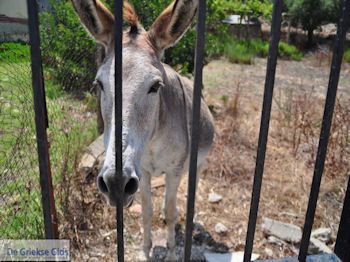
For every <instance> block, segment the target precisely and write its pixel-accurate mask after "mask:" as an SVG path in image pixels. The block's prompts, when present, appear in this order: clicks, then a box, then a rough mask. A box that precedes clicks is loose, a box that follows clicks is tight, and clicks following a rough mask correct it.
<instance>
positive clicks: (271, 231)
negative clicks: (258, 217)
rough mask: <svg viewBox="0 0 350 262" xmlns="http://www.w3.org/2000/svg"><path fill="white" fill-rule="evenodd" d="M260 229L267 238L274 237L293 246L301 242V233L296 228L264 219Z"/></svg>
mask: <svg viewBox="0 0 350 262" xmlns="http://www.w3.org/2000/svg"><path fill="white" fill-rule="evenodd" d="M261 227H262V230H263V232H264V233H265V234H266V235H268V236H275V237H277V238H279V239H281V240H284V241H287V242H290V243H293V244H298V243H300V241H301V236H302V231H301V228H300V227H298V226H295V225H292V224H287V223H283V222H280V221H277V220H273V219H270V218H265V217H264V218H263V223H262V225H261Z"/></svg>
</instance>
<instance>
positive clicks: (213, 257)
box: [204, 251, 260, 262]
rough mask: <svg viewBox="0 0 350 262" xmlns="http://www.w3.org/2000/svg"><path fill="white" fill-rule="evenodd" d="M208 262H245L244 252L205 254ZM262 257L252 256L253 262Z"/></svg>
mask: <svg viewBox="0 0 350 262" xmlns="http://www.w3.org/2000/svg"><path fill="white" fill-rule="evenodd" d="M204 256H205V259H206V260H207V262H237V261H243V257H244V252H243V251H240V252H233V253H223V254H221V253H210V252H206V253H204ZM259 257H260V256H259V255H258V254H252V261H254V260H257V259H258V258H259Z"/></svg>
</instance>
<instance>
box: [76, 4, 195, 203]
mask: <svg viewBox="0 0 350 262" xmlns="http://www.w3.org/2000/svg"><path fill="white" fill-rule="evenodd" d="M72 1H73V4H74V7H75V10H76V12H77V13H78V15H79V17H80V20H81V22H82V24H83V25H84V26H85V27H86V29H87V30H88V32H89V33H90V34H91V35H92V37H93V38H94V39H95V40H96V41H97V42H99V43H101V44H102V45H104V47H105V51H106V58H105V60H104V62H103V64H102V65H101V67H100V68H99V70H98V73H97V75H96V82H95V83H96V84H97V86H99V88H101V90H102V92H101V93H102V96H101V109H102V116H103V121H104V126H105V131H104V144H105V149H106V158H105V162H104V165H103V168H102V171H101V172H100V174H99V175H98V178H97V185H98V188H99V190H100V191H101V192H102V193H103V194H104V195H105V196H106V198H107V200H108V202H109V203H110V204H111V205H115V203H116V196H117V195H118V194H122V195H123V201H124V206H127V205H129V204H130V203H131V202H132V200H133V196H134V194H135V193H136V191H137V189H138V186H139V180H140V179H141V157H142V154H143V152H144V148H145V146H146V145H147V143H148V141H149V140H150V139H151V138H152V135H153V134H154V133H155V131H156V128H157V127H158V126H159V121H160V117H159V115H160V106H161V97H162V89H163V88H164V87H165V86H168V85H169V82H168V80H167V77H166V74H165V70H164V67H163V65H162V63H161V60H160V59H161V56H162V53H163V51H164V50H165V49H166V48H168V47H170V46H172V45H173V44H175V43H176V41H178V40H179V39H180V38H181V36H182V35H183V34H184V33H185V31H186V29H187V28H188V27H189V25H190V24H191V22H192V20H193V17H194V15H195V13H196V9H197V1H198V0H193V1H189V0H176V1H174V2H173V3H171V4H170V5H169V6H168V7H167V8H166V9H165V10H164V11H163V12H162V13H161V14H160V16H159V17H158V18H157V19H156V21H155V22H154V23H153V25H152V26H151V27H150V28H149V30H148V31H146V30H145V29H144V28H143V27H142V26H141V25H140V23H139V22H138V19H137V15H136V14H135V11H134V9H133V8H132V7H131V6H130V5H129V4H128V3H127V2H125V3H124V20H125V21H126V22H127V23H129V25H130V29H128V30H127V31H125V32H124V33H123V69H122V71H123V72H122V74H123V75H122V78H123V83H122V84H123V118H122V119H123V123H122V126H123V141H122V143H123V179H122V180H123V192H117V190H118V185H117V177H116V170H115V122H114V121H115V117H114V112H115V110H114V109H115V105H114V101H115V94H114V86H115V85H114V68H115V67H114V57H115V55H114V35H113V26H114V17H113V15H112V14H111V13H110V11H108V9H107V8H106V7H105V6H104V5H103V4H102V3H101V2H100V1H99V0H72Z"/></svg>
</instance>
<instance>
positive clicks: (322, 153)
mask: <svg viewBox="0 0 350 262" xmlns="http://www.w3.org/2000/svg"><path fill="white" fill-rule="evenodd" d="M27 1H28V11H29V25H30V41H31V57H32V74H33V78H32V79H33V91H34V100H35V120H36V128H37V143H38V153H39V164H40V184H41V187H42V203H43V212H44V218H45V233H46V237H47V238H55V237H57V231H56V228H57V227H56V221H55V215H54V214H55V210H54V204H53V193H52V182H51V174H50V161H49V152H48V142H47V134H46V128H47V126H48V119H47V112H46V110H45V108H46V105H45V89H44V82H43V77H42V66H41V58H40V39H39V31H38V9H37V3H36V0H27ZM273 5H274V7H273V16H272V26H271V38H270V48H269V56H268V64H267V72H266V80H265V92H264V99H263V109H262V114H261V125H260V135H259V141H258V150H257V159H256V167H255V175H254V184H253V191H252V198H251V208H250V215H249V222H248V231H247V237H246V245H245V254H244V261H245V262H248V261H250V260H251V255H252V250H253V242H254V234H255V229H256V222H257V214H258V209H259V200H260V192H261V185H262V179H263V173H264V162H265V153H266V146H267V138H268V131H269V122H270V113H271V105H272V97H273V89H274V80H275V71H276V66H277V52H278V43H279V39H280V28H281V20H282V19H281V15H282V8H283V0H275V1H274V3H273ZM122 7H123V1H122V0H116V1H115V9H114V14H115V17H116V22H115V28H114V29H115V50H116V52H115V55H116V57H115V83H116V85H115V87H116V90H115V93H116V96H115V97H116V101H115V104H116V114H115V117H116V119H115V120H116V121H115V123H117V124H116V125H117V126H116V145H115V148H116V156H117V158H116V167H117V176H118V177H119V178H120V179H121V177H122V142H121V141H122V140H121V138H122V126H121V123H122V121H121V120H122V74H121V70H122V41H121V40H122V25H123V21H122V20H123V19H122V12H123V11H122V10H123V8H122ZM205 12H206V1H205V0H199V6H198V23H197V44H196V56H195V81H194V83H195V84H194V95H193V115H192V126H193V128H192V134H191V137H192V139H191V157H190V168H189V170H190V171H189V183H188V202H187V218H186V238H185V252H184V260H185V261H190V257H191V244H192V243H191V242H192V230H193V216H194V206H195V189H196V187H195V181H196V173H197V151H198V137H199V136H198V134H199V130H198V128H197V127H198V121H199V117H200V101H201V100H200V97H201V89H202V69H203V53H204V52H203V51H204V39H205ZM349 19H350V0H343V1H342V9H341V14H340V19H339V24H338V31H337V36H336V39H335V45H334V52H333V60H332V66H331V72H330V78H329V85H328V93H327V98H326V103H325V107H324V116H323V121H322V127H321V135H320V139H319V146H318V153H317V158H316V163H315V171H314V176H313V181H312V187H311V193H310V197H309V204H308V208H307V213H306V216H305V224H304V229H303V236H302V242H301V245H300V251H299V257H298V260H299V261H306V258H307V249H308V246H309V240H310V234H311V229H312V225H313V221H314V216H315V210H316V204H317V198H318V193H319V188H320V183H321V178H322V173H323V169H324V163H325V157H326V153H327V144H328V139H329V135H330V128H331V123H332V115H333V109H334V105H335V99H336V93H337V86H338V80H339V74H340V68H341V62H342V57H343V52H344V42H345V36H346V31H347V29H348V26H349ZM118 123H119V124H118ZM119 185H122V183H119ZM119 192H122V190H120V191H119ZM116 219H117V244H118V261H124V239H123V206H122V197H119V201H118V203H117V212H116ZM335 254H336V255H338V257H339V258H340V259H341V260H343V261H350V182H349V185H348V189H347V193H346V197H345V202H344V208H343V212H342V216H341V222H340V224H339V231H338V236H337V242H336V245H335Z"/></svg>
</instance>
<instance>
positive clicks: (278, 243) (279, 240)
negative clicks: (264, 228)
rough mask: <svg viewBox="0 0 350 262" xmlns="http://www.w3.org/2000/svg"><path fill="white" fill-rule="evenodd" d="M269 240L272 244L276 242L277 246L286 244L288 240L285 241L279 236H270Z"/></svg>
mask: <svg viewBox="0 0 350 262" xmlns="http://www.w3.org/2000/svg"><path fill="white" fill-rule="evenodd" d="M267 242H268V243H270V244H274V245H277V246H280V247H281V246H285V245H287V243H286V242H284V241H283V240H281V239H279V238H277V237H274V236H269V237H268V238H267Z"/></svg>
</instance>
